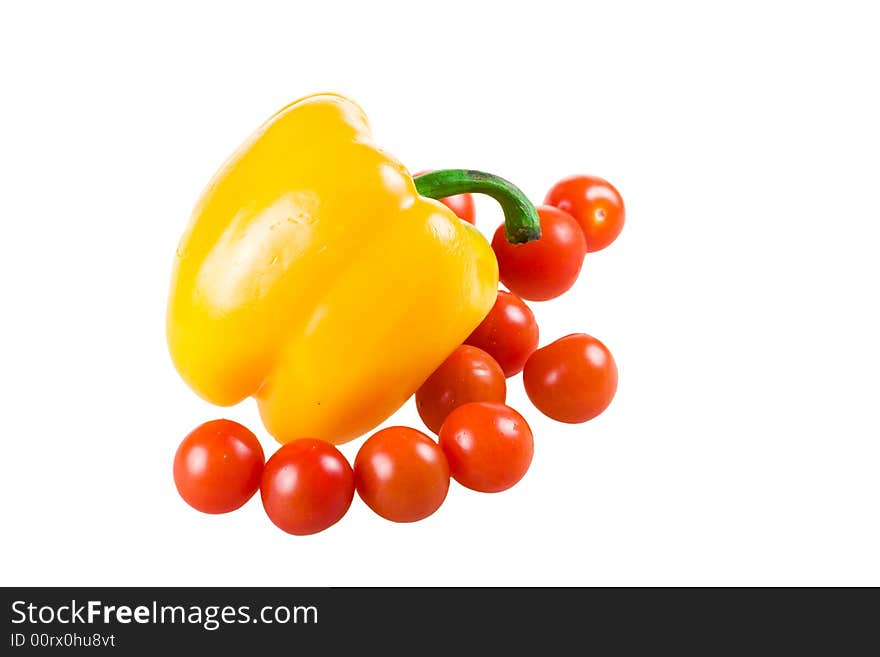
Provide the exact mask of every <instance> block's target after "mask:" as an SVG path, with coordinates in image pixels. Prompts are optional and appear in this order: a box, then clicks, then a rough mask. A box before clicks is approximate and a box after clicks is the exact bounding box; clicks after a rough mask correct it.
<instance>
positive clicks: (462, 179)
mask: <svg viewBox="0 0 880 657" xmlns="http://www.w3.org/2000/svg"><path fill="white" fill-rule="evenodd" d="M414 180H415V183H416V190H418V192H419V194H421V195H422V196H426V197H428V198H445V197H447V196H455V195H456V194H467V193H475V194H486V195H487V196H491V197H492V198H494V199H495V200H496V201H498V203H499V205H501V209H502V210H503V211H504V235H505V236H506V237H507V241H508V242H510V243H511V244H525V243H526V242H532V241H534V240H537V239H540V238H541V223H540V222H539V221H538V211H537V210H535V206H534V205H532V202H531V201H529V199H528V198H527V197H526V195H525V194H523V193H522V190H520V189H519V187H517V186H516V185H514V184H513V183H511V182H508V181H506V180H505V179H504V178H499V177H498V176H493V175H492V174H491V173H484V172H482V171H471V170H470V169H442V170H440V171H430V172H428V173H424V174H422V175H421V176H417V177H416V178H414Z"/></svg>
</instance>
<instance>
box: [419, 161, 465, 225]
mask: <svg viewBox="0 0 880 657" xmlns="http://www.w3.org/2000/svg"><path fill="white" fill-rule="evenodd" d="M430 171H431V170H430V169H428V170H427V171H419V172H418V173H416V174H413V178H415V177H416V176H420V175H422V174H423V173H430ZM437 200H438V201H440V202H441V203H442V204H443V205H445V206H446V207H447V208H449V209H450V210H452V211H453V212H454V213H455V214H456V215H457V216H458V218H459V219H461V220H463V221H466V222H468V223H469V224H476V223H477V208H476V206H475V205H474V197H473V195H472V194H456V195H455V196H447V197H446V198H438V199H437Z"/></svg>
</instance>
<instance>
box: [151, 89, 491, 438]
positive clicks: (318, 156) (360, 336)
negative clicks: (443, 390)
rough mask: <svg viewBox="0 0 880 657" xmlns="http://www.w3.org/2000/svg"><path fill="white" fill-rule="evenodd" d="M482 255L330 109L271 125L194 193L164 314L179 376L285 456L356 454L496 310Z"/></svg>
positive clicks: (464, 230)
mask: <svg viewBox="0 0 880 657" xmlns="http://www.w3.org/2000/svg"><path fill="white" fill-rule="evenodd" d="M497 283H498V266H497V264H496V260H495V257H494V255H493V252H492V249H491V247H490V246H489V244H488V242H487V241H486V240H485V239H484V238H483V236H482V235H481V234H480V233H479V232H478V231H477V230H476V229H475V228H474V227H473V226H471V225H469V224H467V223H465V222H463V221H460V220H459V219H458V218H457V217H456V216H455V215H454V214H453V213H452V211H450V210H449V209H448V208H446V207H445V206H443V205H441V204H440V203H439V202H436V201H433V200H430V199H426V198H423V197H421V196H419V194H418V193H417V191H416V185H415V183H414V181H413V179H412V178H411V177H410V175H409V174H408V172H407V171H406V169H405V168H404V167H403V166H402V165H401V164H400V163H399V162H397V161H396V160H395V159H394V158H393V157H391V156H390V155H389V154H387V153H385V152H383V151H382V150H380V149H379V148H378V147H377V146H376V145H375V144H374V143H373V141H372V138H371V136H370V130H369V127H368V124H367V120H366V117H365V116H364V113H363V111H362V110H361V109H360V107H358V106H357V105H356V104H354V103H353V102H352V101H350V100H348V99H346V98H344V97H342V96H338V95H334V94H320V95H314V96H308V97H306V98H303V99H301V100H298V101H296V102H294V103H292V104H290V105H288V106H287V107H285V108H284V109H282V110H281V111H280V112H278V113H277V114H275V115H274V116H273V117H271V118H270V119H269V120H268V121H267V122H266V123H264V124H263V125H262V126H261V127H260V128H259V129H258V130H257V131H256V132H255V133H254V134H253V135H252V136H251V137H250V138H249V139H248V140H247V141H246V142H245V143H244V144H243V145H242V146H241V147H239V149H238V150H237V151H236V152H235V153H234V154H233V155H232V156H231V157H230V158H229V159H228V160H227V161H226V163H225V164H223V166H222V167H221V169H220V170H219V171H218V172H217V174H215V176H214V178H213V180H212V181H211V182H210V184H209V185H208V187H207V189H206V190H205V191H204V192H203V194H202V196H201V198H200V200H199V201H198V203H197V205H196V207H195V210H194V211H193V214H192V217H191V220H190V223H189V226H188V228H187V230H186V232H185V233H184V235H183V238H182V239H181V241H180V245H179V247H178V249H177V254H176V258H175V262H174V267H173V273H172V281H171V292H170V298H169V302H168V313H167V338H168V345H169V349H170V352H171V356H172V359H173V361H174V364H175V366H176V368H177V370H178V372H179V373H180V375H181V376H182V378H183V379H184V380H185V381H186V383H187V384H189V386H190V387H191V388H192V389H193V390H195V391H196V392H197V393H198V394H199V395H200V396H202V397H203V398H204V399H206V400H208V401H210V402H212V403H214V404H219V405H222V406H228V405H232V404H236V403H238V402H240V401H242V400H243V399H245V398H247V397H249V396H253V397H255V398H256V400H257V403H258V406H259V410H260V415H261V416H262V419H263V422H264V424H265V426H266V429H267V430H268V431H269V433H271V434H272V435H273V436H274V437H275V438H276V439H277V440H278V441H279V442H282V443H284V442H289V441H291V440H295V439H298V438H320V439H323V440H326V441H329V442H332V443H343V442H346V441H348V440H351V439H353V438H355V437H357V436H359V435H362V434H363V433H366V432H367V431H369V430H370V429H372V428H374V427H375V426H376V425H377V424H379V423H380V422H382V421H383V420H384V419H386V418H387V417H388V416H389V415H391V414H392V413H393V412H394V411H395V410H397V409H398V408H399V407H400V406H401V405H402V404H403V403H404V402H405V401H406V400H407V398H408V397H409V396H410V395H411V394H412V393H413V391H415V390H416V388H418V387H419V385H420V384H421V383H422V382H423V381H424V380H425V379H426V378H427V377H428V376H429V375H430V374H431V372H432V371H433V370H434V368H436V367H437V366H438V365H439V364H440V363H441V362H443V360H444V359H445V358H446V356H447V355H448V354H449V353H450V352H451V351H452V350H453V349H454V348H455V347H456V346H457V345H459V344H460V343H461V342H462V341H463V340H464V339H465V338H466V337H467V336H468V335H469V334H470V332H471V331H472V330H473V329H474V328H475V327H476V326H477V325H478V324H479V323H480V321H481V320H482V319H483V317H484V316H485V315H486V314H487V313H488V311H489V309H490V308H491V307H492V304H493V303H494V301H495V296H496V289H497Z"/></svg>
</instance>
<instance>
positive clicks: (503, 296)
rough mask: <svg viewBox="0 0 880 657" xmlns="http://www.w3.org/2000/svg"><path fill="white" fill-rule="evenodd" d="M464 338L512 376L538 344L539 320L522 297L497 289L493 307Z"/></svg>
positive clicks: (505, 373) (506, 374)
mask: <svg viewBox="0 0 880 657" xmlns="http://www.w3.org/2000/svg"><path fill="white" fill-rule="evenodd" d="M464 342H465V344H469V345H472V346H474V347H478V348H480V349H482V350H483V351H485V352H486V353H487V354H489V355H490V356H492V358H494V359H495V361H496V362H497V363H498V364H499V365H500V366H501V369H502V370H503V371H504V376H506V377H511V376H513V375H514V374H517V373H519V372H521V371H522V368H523V366H524V365H525V364H526V359H527V358H528V357H529V356H530V355H531V353H532V352H533V351H534V350H535V349H536V348H537V346H538V323H537V322H536V321H535V315H534V314H533V313H532V311H531V310H530V309H529V307H528V306H527V305H526V304H525V303H523V301H522V299H520V298H519V297H518V296H516V295H515V294H511V293H510V292H505V291H504V290H498V298H496V299H495V305H494V306H492V310H490V311H489V314H488V315H486V318H485V319H484V320H483V322H482V323H481V324H480V325H479V326H478V327H477V328H475V329H474V332H473V333H471V334H470V336H468V338H467V340H465V341H464ZM476 401H479V400H476ZM500 401H504V400H503V399H502V400H500Z"/></svg>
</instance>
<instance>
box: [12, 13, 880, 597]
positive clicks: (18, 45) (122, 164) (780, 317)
mask: <svg viewBox="0 0 880 657" xmlns="http://www.w3.org/2000/svg"><path fill="white" fill-rule="evenodd" d="M712 4H715V3H712ZM184 5H185V6H184ZM502 6H503V7H505V8H504V9H502V8H501V7H502ZM870 7H871V3H867V2H866V3H863V4H856V3H846V2H834V3H830V2H828V3H794V2H792V3H781V2H760V3H751V2H740V3H734V4H731V5H729V7H728V8H726V9H723V8H719V7H718V6H717V5H715V6H714V7H710V3H680V2H672V3H669V2H666V3H647V2H645V3H627V2H624V3H609V2H602V3H593V2H590V3H585V2H568V3H562V2H552V1H549V0H542V1H541V2H533V1H530V2H524V3H513V2H510V3H498V4H497V5H494V6H493V5H492V4H491V3H477V2H473V1H470V2H463V3H459V2H451V1H450V2H443V3H415V2H399V3H391V2H384V3H382V2H363V3H351V6H345V5H342V4H340V3H335V2H329V1H326V0H325V1H323V2H286V3H279V4H264V3H259V2H247V3H239V4H238V6H237V7H232V6H227V5H221V4H217V3H204V4H198V3H168V4H162V3H157V2H150V3H141V6H140V8H137V7H136V6H135V5H134V3H109V2H108V3H104V4H99V3H91V2H77V3H60V2H59V3H57V4H49V3H44V2H29V3H25V2H8V3H3V5H2V10H0V66H2V77H0V96H2V101H0V119H2V120H0V199H2V205H0V211H2V217H0V221H2V231H0V285H2V316H3V319H2V324H0V336H2V339H0V386H2V388H0V393H2V394H0V399H2V408H3V413H2V418H0V427H2V440H3V443H2V444H3V450H2V454H0V493H2V496H0V500H2V536H3V538H2V542H0V551H2V559H0V582H2V583H3V584H5V585H50V584H92V585H136V584H150V585H165V584H167V585H173V584H177V585H197V584H202V585H227V584H229V585H246V584H252V585H319V586H323V585H386V584H387V585H395V584H403V585H429V584H439V585H446V584H460V585H466V584H473V585H508V584H510V585H513V584H524V585H538V584H547V585H551V584H552V585H668V584H670V585H709V584H715V585H721V584H724V585H754V584H761V585H792V584H815V585H832V584H833V585H853V584H873V585H880V559H878V558H877V555H878V554H880V528H878V521H880V514H878V500H880V478H878V466H880V444H878V440H880V427H878V419H877V416H878V392H880V379H878V370H880V346H878V344H880V338H878V330H880V322H878V313H877V306H878V292H877V282H878V280H880V271H878V269H880V266H878V255H877V252H878V239H877V238H878V228H877V227H878V222H880V194H878V179H880V156H878V153H880V129H878V124H880V121H878V117H880V99H878V83H877V81H878V67H877V62H878V61H880V40H878V39H877V29H876V27H877V21H876V20H875V18H874V17H873V16H872V15H871V12H870V11H869V8H870ZM322 90H333V91H338V92H341V93H344V94H347V95H349V96H351V97H352V98H353V99H355V100H356V101H357V102H358V103H360V104H361V105H362V106H363V107H364V108H365V110H366V112H367V114H368V116H369V117H370V118H371V121H372V124H373V130H374V134H375V136H376V139H377V141H378V142H379V143H380V144H382V145H383V146H384V147H386V148H387V149H388V150H389V151H391V152H392V153H394V154H395V155H396V156H397V157H398V158H400V159H401V160H402V161H403V162H404V163H405V164H406V165H407V166H408V167H410V169H411V170H417V169H422V168H429V167H431V168H440V167H473V168H480V169H485V170H489V171H493V172H496V173H498V174H500V175H503V176H504V177H507V178H509V179H511V180H513V181H515V182H517V183H518V184H519V185H520V186H521V187H522V188H523V189H524V190H525V191H526V192H527V193H528V194H529V195H530V196H531V197H532V198H533V199H534V200H536V201H540V200H541V199H542V198H543V195H544V193H545V191H546V190H547V189H548V188H549V186H550V185H551V184H552V183H553V182H554V181H555V180H556V179H558V178H560V177H562V176H565V175H567V174H570V173H576V172H585V173H594V174H598V175H601V176H604V177H606V178H608V179H609V180H611V181H612V182H613V183H615V184H616V185H617V186H618V188H619V189H620V191H621V193H622V194H623V196H624V198H625V201H626V203H627V225H626V228H625V230H624V233H623V235H622V236H621V238H620V239H619V240H618V241H617V242H616V243H615V244H613V245H612V246H611V247H610V248H608V249H606V250H605V251H602V252H600V253H597V254H592V255H590V256H588V259H587V262H586V264H585V267H584V271H583V274H582V277H581V279H580V280H579V281H578V283H577V285H576V287H575V288H574V289H573V290H572V291H571V292H570V293H569V294H567V295H566V296H563V297H561V298H559V299H557V300H554V301H550V302H546V303H542V304H533V308H534V310H535V312H536V314H537V316H538V319H539V321H540V326H541V330H542V344H546V343H547V342H549V341H551V340H553V339H555V338H557V337H559V336H562V335H564V334H566V333H570V332H576V331H584V332H588V333H591V334H594V335H596V336H597V337H599V338H600V339H602V340H603V341H605V342H606V343H607V344H608V346H609V347H610V348H611V350H612V351H613V353H614V354H615V356H616V358H617V361H618V365H619V367H620V389H619V393H618V396H617V398H616V399H615V401H614V403H613V404H612V406H611V407H610V408H609V410H608V411H607V412H606V413H605V414H604V415H603V416H602V417H600V418H598V419H596V420H595V421H592V422H590V423H587V424H584V425H580V426H568V425H560V424H557V423H554V422H552V421H550V420H548V419H546V418H544V417H543V416H541V415H540V414H539V413H538V412H537V411H536V410H535V409H534V408H532V407H531V406H530V405H529V403H528V402H527V400H526V399H525V396H524V393H523V391H522V384H521V380H520V378H519V377H517V378H516V379H513V380H511V381H510V382H509V389H510V393H509V402H510V403H511V405H513V406H515V407H517V408H519V409H521V410H522V411H523V412H524V413H525V414H526V416H527V418H528V419H529V420H530V422H531V423H532V427H533V429H534V432H535V435H536V454H535V459H534V462H533V465H532V468H531V470H530V472H529V473H528V475H527V476H526V478H525V479H524V480H523V481H522V482H521V483H520V484H519V485H518V486H516V487H515V488H513V489H511V490H510V491H508V492H505V493H501V494H498V495H485V494H478V493H474V492H471V491H468V490H466V489H464V488H462V487H461V486H458V485H455V484H454V485H453V487H452V488H451V490H450V494H449V497H448V499H447V501H446V503H445V504H444V506H443V507H442V508H441V509H440V510H439V511H438V512H437V513H436V514H435V515H434V516H432V517H430V518H429V519H427V520H425V521H424V522H421V523H416V524H411V525H396V524H393V523H390V522H387V521H384V520H382V519H381V518H379V517H378V516H375V515H374V514H373V513H372V512H371V511H369V509H368V508H367V507H366V506H365V505H364V504H363V503H362V502H361V501H360V500H359V499H357V498H355V501H354V504H353V505H352V508H351V511H350V512H349V514H348V515H347V516H346V517H345V518H344V519H343V520H342V521H341V522H340V523H339V524H338V525H336V526H334V527H332V528H331V529H330V530H328V531H326V532H324V533H322V534H318V535H315V536H311V537H303V538H298V537H294V536H288V535H286V534H284V533H282V532H281V531H279V530H277V529H276V528H275V527H274V526H273V525H272V524H271V523H270V522H269V521H268V519H267V518H266V517H265V515H264V513H263V511H262V508H261V506H260V502H259V499H258V496H257V497H255V498H254V499H252V500H251V501H250V502H249V503H248V504H247V505H246V506H245V507H244V508H243V509H242V510H240V511H238V512H236V513H233V514H229V515H226V516H205V515H201V514H199V513H197V512H195V511H193V510H192V509H190V508H189V507H188V506H186V505H185V504H184V503H183V502H182V501H181V500H180V499H179V498H178V496H177V493H176V490H175V488H174V484H173V481H172V477H171V461H172V458H173V454H174V451H175V449H176V447H177V444H178V442H179V441H180V439H181V438H182V437H183V435H184V434H185V433H187V432H188V431H189V430H190V429H191V428H193V427H194V426H195V425H197V424H199V423H200V422H202V421H205V420H208V419H211V418H214V417H222V416H225V417H230V418H232V419H236V420H239V421H241V422H244V423H245V424H247V425H249V426H250V427H252V428H253V429H255V430H256V431H257V432H258V433H259V435H260V437H261V439H263V444H264V446H265V448H266V449H267V452H271V451H272V450H274V448H275V444H274V442H273V441H272V440H271V439H270V438H269V437H268V436H267V435H266V433H265V431H264V430H263V429H262V426H261V425H260V424H259V420H258V416H257V413H256V410H255V407H254V405H253V403H252V402H251V401H248V402H246V403H243V404H242V405H240V406H239V407H235V408H231V409H218V408H214V407H212V406H210V405H209V404H207V403H205V402H202V401H201V400H199V399H198V398H197V397H196V396H195V395H194V394H193V393H192V392H191V391H190V390H189V389H188V388H187V387H186V386H185V385H184V384H183V383H182V382H181V381H180V380H179V378H178V377H177V375H176V373H175V371H174V368H173V367H172V364H171V361H170V358H169V357H168V354H167V351H166V346H165V337H164V312H165V302H166V295H167V287H168V280H169V275H170V267H171V262H172V257H173V254H174V250H175V247H176V245H177V241H178V238H179V236H180V234H181V232H182V230H183V228H184V226H185V224H186V221H187V218H188V215H189V212H190V210H191V208H192V206H193V204H194V202H195V200H196V198H197V197H198V194H199V193H200V191H201V189H202V187H203V185H204V184H205V183H206V182H207V180H208V178H209V177H210V176H211V175H212V174H213V172H214V171H215V169H216V168H217V167H218V166H219V164H220V163H221V162H222V161H223V160H224V158H225V157H226V156H227V154H228V153H229V152H231V150H232V149H234V148H235V147H236V146H237V145H238V144H239V143H240V142H241V141H242V140H243V139H244V138H245V137H246V136H247V135H248V134H249V132H250V131H251V130H252V129H254V128H255V127H256V126H257V125H258V124H259V123H260V122H262V121H263V120H264V119H265V118H266V117H267V116H268V115H270V114H271V113H273V112H274V111H275V110H277V109H278V108H279V107H281V106H282V105H284V104H285V103H287V102H289V101H291V100H294V99H296V98H297V97H299V96H302V95H305V94H308V93H311V92H315V91H322ZM479 213H480V216H479V219H478V223H479V226H480V228H482V229H483V230H484V231H485V232H486V233H489V234H490V233H491V231H493V230H494V228H495V226H496V225H497V222H498V221H499V218H500V215H499V213H498V212H497V211H496V209H495V208H494V207H493V206H492V204H491V203H489V202H482V201H481V202H480V205H479ZM393 422H394V423H402V424H410V425H413V426H419V423H418V418H417V416H416V413H415V411H414V408H413V406H412V402H410V403H409V404H408V405H407V406H406V407H404V409H403V410H401V411H400V412H399V413H398V414H397V415H396V416H395V417H394V418H393ZM360 442H361V441H356V442H354V443H351V444H348V445H346V446H345V447H344V449H343V451H344V453H345V454H346V455H347V456H348V457H349V458H353V457H354V455H355V453H356V450H357V448H358V446H359V444H360Z"/></svg>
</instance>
